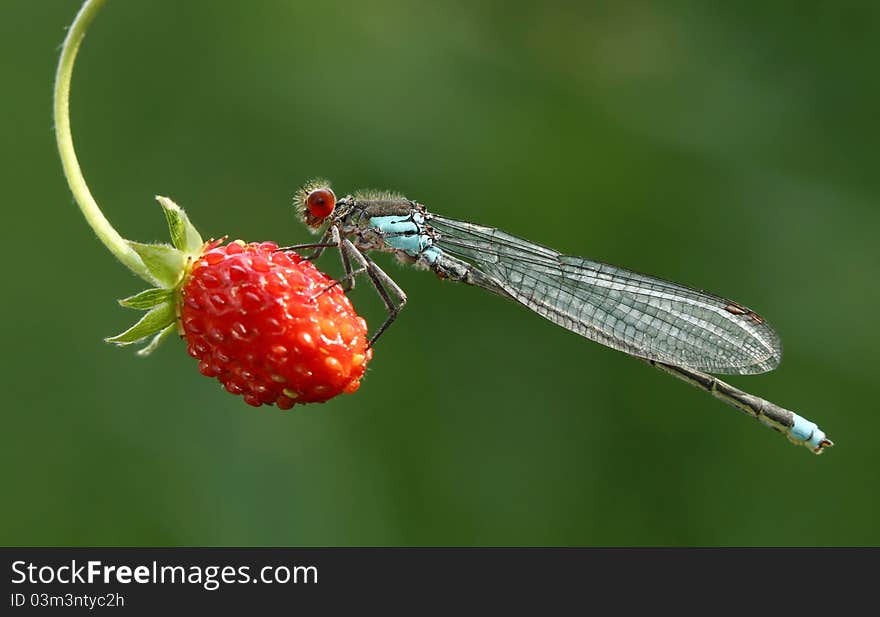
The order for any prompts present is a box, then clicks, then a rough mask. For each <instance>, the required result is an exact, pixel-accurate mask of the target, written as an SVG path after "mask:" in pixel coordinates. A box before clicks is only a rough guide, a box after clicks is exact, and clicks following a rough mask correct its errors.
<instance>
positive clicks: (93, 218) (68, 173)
mask: <svg viewBox="0 0 880 617" xmlns="http://www.w3.org/2000/svg"><path fill="white" fill-rule="evenodd" d="M105 1H106V0H86V2H85V3H84V4H83V6H82V8H81V9H80V11H79V13H78V14H77V16H76V19H75V20H74V22H73V24H72V25H71V26H70V30H69V31H68V32H67V38H65V39H64V45H63V47H62V48H61V58H60V59H59V60H58V72H57V73H56V75H55V107H54V113H55V139H56V141H57V142H58V152H59V153H60V154H61V164H62V166H63V167H64V176H65V177H66V178H67V183H68V184H69V185H70V190H71V191H72V192H73V197H74V199H75V200H76V203H77V205H78V206H79V209H80V210H81V211H82V213H83V216H85V217H86V221H87V222H88V224H89V225H90V226H91V227H92V229H93V230H94V231H95V233H96V234H97V235H98V238H99V239H100V240H101V242H103V243H104V246H106V247H107V248H108V249H110V252H111V253H113V254H114V255H115V256H116V258H117V259H118V260H119V261H121V262H122V263H123V264H125V266H126V267H128V269H129V270H131V271H132V272H134V273H135V274H137V275H138V276H139V277H141V278H143V279H144V280H147V281H151V282H152V280H153V279H152V277H151V275H150V273H149V271H148V270H147V267H146V266H145V265H144V262H143V261H142V260H141V258H140V257H139V256H138V254H137V253H136V252H135V251H134V250H133V249H132V248H131V247H130V246H129V245H128V242H126V240H125V238H123V237H122V236H120V235H119V233H118V232H117V231H116V230H115V229H114V228H113V225H111V224H110V221H108V220H107V218H106V217H105V216H104V213H103V212H101V208H100V207H98V204H97V203H96V202H95V198H94V197H92V193H91V191H89V187H88V185H87V184H86V180H85V178H84V177H83V174H82V170H81V169H80V167H79V161H77V158H76V152H75V151H74V149H73V135H72V134H71V132H70V78H71V76H72V75H73V64H74V62H75V61H76V54H77V52H78V51H79V46H80V43H82V40H83V37H84V36H85V34H86V30H88V27H89V24H91V23H92V20H93V19H94V18H95V15H96V14H97V13H98V11H99V10H100V8H101V7H102V6H103V5H104V2H105Z"/></svg>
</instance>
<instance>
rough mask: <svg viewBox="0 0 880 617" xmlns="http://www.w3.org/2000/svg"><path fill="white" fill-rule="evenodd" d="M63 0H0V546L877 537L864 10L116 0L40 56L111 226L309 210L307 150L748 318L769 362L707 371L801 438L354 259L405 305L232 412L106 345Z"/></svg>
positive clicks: (458, 213)
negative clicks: (389, 321)
mask: <svg viewBox="0 0 880 617" xmlns="http://www.w3.org/2000/svg"><path fill="white" fill-rule="evenodd" d="M78 4H79V3H78V2H74V1H68V0H41V1H40V2H33V1H30V0H6V1H5V2H4V3H3V7H2V9H0V33H2V36H0V62H2V63H3V75H4V76H5V77H4V79H5V88H4V92H3V96H2V97H0V118H2V122H3V130H2V134H3V138H4V148H3V149H2V155H0V156H2V157H3V160H2V165H0V167H2V169H3V170H4V173H3V178H4V179H3V189H4V206H3V212H4V227H5V230H6V237H7V238H8V239H11V240H12V247H13V249H12V250H13V252H12V253H10V254H9V255H7V257H8V261H7V264H6V266H5V267H4V292H3V294H4V296H3V297H4V301H3V303H2V311H3V313H2V319H0V323H2V328H3V332H2V340H3V349H4V353H3V354H2V359H0V363H2V367H0V369H2V374H3V376H4V386H5V387H4V389H5V393H4V403H3V428H2V432H0V434H2V437H0V449H2V454H0V456H2V463H3V469H4V482H3V498H2V502H3V506H2V508H0V544H4V545H9V544H11V545H26V544H36V545H55V544H62V545H95V544H97V545H120V544H121V545H157V544H158V545H350V544H353V545H386V544H389V545H450V544H452V545H510V544H514V545H544V544H550V545H768V544H769V545H829V544H846V545H850V544H855V545H862V544H870V545H877V544H880V529H878V520H880V494H878V491H877V486H878V481H880V462H878V457H877V435H878V432H880V415H878V413H877V411H878V410H877V401H878V400H880V396H878V395H880V391H878V390H880V388H878V381H877V375H876V368H875V366H874V359H875V357H876V350H877V348H878V345H880V336H878V335H880V329H878V327H877V325H876V320H875V317H874V312H875V311H876V309H877V307H878V306H880V294H878V273H880V250H878V245H877V232H878V229H880V227H878V226H880V210H878V203H880V174H878V173H877V161H878V159H877V146H878V134H877V123H876V118H877V110H878V108H880V87H878V77H877V71H876V66H875V65H876V60H877V58H878V52H880V44H878V41H880V6H878V5H870V4H868V3H854V4H852V5H849V6H847V5H845V4H836V5H833V6H832V5H826V4H820V3H815V4H812V3H808V4H804V3H799V2H778V3H772V6H768V5H767V3H764V2H758V1H755V2H742V3H734V5H735V6H734V5H731V4H729V3H726V4H721V3H719V4H717V5H714V4H713V5H710V4H709V3H702V2H696V1H694V2H671V3H670V2H634V3H610V2H609V3H595V4H590V3H572V4H568V3H556V2H524V3H512V2H500V1H499V2H482V3H472V2H464V1H460V2H449V3H436V2H430V1H421V2H374V3H364V2H320V3H314V2H300V1H289V2H282V1H277V0H276V1H269V0H259V1H256V2H252V3H236V2H208V1H194V0H191V1H187V2H176V1H172V0H153V1H150V2H147V1H145V0H131V1H127V2H121V1H117V0H113V1H111V2H109V3H108V5H107V6H106V8H105V9H104V11H103V13H102V14H101V15H99V16H98V18H97V20H96V22H95V24H94V25H93V27H92V30H91V32H90V33H89V35H88V37H87V38H86V41H85V44H84V46H83V49H82V52H81V55H80V58H79V62H78V66H77V70H76V72H75V75H74V84H73V94H72V119H73V128H74V135H75V138H76V145H77V149H78V152H79V155H80V161H81V163H82V166H83V168H84V171H85V175H86V178H87V179H88V180H89V182H90V185H91V188H92V191H93V192H94V194H95V196H96V198H97V199H98V201H99V203H101V204H102V206H103V207H104V209H105V212H106V213H107V215H108V216H109V218H110V219H111V220H112V222H113V223H114V224H115V225H116V226H117V228H118V229H119V230H120V231H121V232H122V233H123V234H124V235H126V236H127V237H130V238H132V239H139V240H144V241H147V240H163V239H165V237H166V231H165V229H164V221H163V217H162V215H161V211H160V209H159V208H158V207H157V206H156V205H155V203H154V202H153V195H154V194H156V193H159V194H164V195H169V196H171V197H172V198H174V199H175V200H176V201H177V202H178V203H180V204H181V205H182V206H184V207H185V208H186V209H187V211H188V212H189V214H190V216H191V217H192V218H193V220H194V221H195V222H196V223H197V225H198V226H199V228H200V230H201V231H202V233H203V234H204V235H206V236H208V235H213V236H220V235H223V234H229V235H231V236H232V237H233V238H235V237H240V238H243V239H246V240H268V239H272V240H275V241H277V242H279V243H282V244H285V243H297V242H305V241H308V240H307V239H308V238H311V236H310V235H308V234H307V232H306V231H305V229H304V228H303V227H302V226H301V225H300V224H299V222H298V221H297V219H296V218H295V216H294V214H293V212H292V210H291V205H290V201H291V196H292V195H293V193H294V191H295V189H296V188H297V186H298V185H299V184H300V183H301V182H303V181H304V180H306V179H308V178H310V177H313V176H316V175H321V176H325V177H329V178H331V179H333V181H334V185H335V187H336V188H337V192H338V193H342V194H344V193H346V192H349V191H353V190H355V189H357V188H363V187H376V188H388V189H394V190H398V191H401V192H403V193H405V194H406V195H408V196H409V197H411V198H414V199H418V200H420V201H422V202H423V203H425V204H427V206H428V207H429V208H430V209H432V210H434V211H437V212H440V213H443V214H446V215H448V216H454V217H459V218H464V219H468V220H472V221H474V222H478V223H483V224H489V225H497V226H500V227H503V228H505V229H506V230H508V231H511V232H513V233H516V234H519V235H523V236H526V237H528V238H530V239H533V240H535V241H538V242H542V243H544V244H548V245H551V246H553V247H555V248H558V249H560V250H562V251H565V252H569V253H576V254H582V255H587V256H590V257H593V258H596V259H600V260H603V261H608V262H611V263H615V264H618V265H623V266H627V267H630V268H633V269H636V270H640V271H644V272H649V273H652V274H656V275H659V276H663V277H665V278H670V279H673V280H676V281H679V282H683V283H687V284H690V285H693V286H697V287H702V288H707V289H710V290H712V291H715V292H717V293H719V294H723V295H726V296H728V297H731V298H734V299H736V300H738V301H740V302H742V303H744V304H747V305H749V306H752V307H753V308H755V309H756V310H758V311H759V312H761V313H762V314H764V315H765V316H767V317H768V319H769V320H770V321H771V322H772V323H773V324H774V325H775V326H776V328H777V329H778V330H779V332H780V334H781V336H782V338H783V341H784V343H785V347H786V355H785V359H784V361H783V364H782V366H781V367H780V368H779V369H778V370H777V371H775V372H773V373H770V374H767V375H761V376H755V377H744V378H731V379H730V381H731V382H732V383H734V384H736V385H739V386H740V387H743V388H745V389H747V390H749V391H751V392H754V393H756V394H760V395H762V396H765V397H767V398H769V399H771V400H773V401H775V402H777V403H779V404H781V405H783V406H785V407H789V408H791V409H795V410H798V411H799V412H801V413H802V415H805V416H807V417H809V418H811V419H813V420H815V421H817V422H818V423H819V424H820V425H821V426H822V427H823V428H824V429H826V430H827V431H828V433H829V435H830V436H831V437H832V438H833V439H834V440H835V441H836V442H837V446H836V447H835V448H833V449H832V450H830V451H829V452H828V453H826V454H825V455H823V456H822V457H815V456H813V455H811V454H810V453H809V452H808V451H807V450H806V449H804V448H795V447H794V446H791V445H789V444H788V443H787V442H786V441H785V440H784V439H783V438H781V437H780V436H779V435H777V434H775V433H773V432H771V431H769V430H767V429H765V428H762V427H761V426H759V425H758V424H756V423H755V422H754V421H751V420H749V419H748V418H746V417H745V416H742V415H740V414H738V413H737V412H735V411H734V410H732V409H730V408H728V407H726V406H724V405H723V404H721V403H720V402H718V401H715V400H713V399H712V398H710V397H709V396H707V395H706V394H703V393H701V392H698V391H696V390H693V389H691V388H690V387H688V386H686V385H684V384H682V383H680V382H677V381H676V380H674V379H672V378H670V377H668V376H665V375H663V374H660V373H659V372H657V371H654V370H651V369H650V368H648V367H646V366H645V365H643V364H642V363H640V362H638V361H636V360H633V359H631V358H629V357H627V356H625V355H623V354H620V353H617V352H613V351H611V350H608V349H605V348H603V347H601V346H599V345H597V344H594V343H591V342H588V341H586V340H584V339H581V338H579V337H578V336H576V335H574V334H571V333H569V332H567V331H565V330H563V329H561V328H558V327H555V326H553V325H551V324H550V323H548V322H546V321H544V320H543V319H541V318H540V317H537V316H536V315H533V314H531V313H529V312H528V311H526V310H524V309H522V308H520V307H518V306H516V305H515V304H513V303H510V302H505V301H504V300H501V299H499V298H496V297H493V296H491V295H489V294H486V293H483V292H481V291H480V290H477V289H471V288H467V287H465V286H460V285H455V284H452V283H448V282H442V281H438V280H436V279H435V278H434V277H433V275H431V274H430V273H427V272H419V271H416V270H413V269H407V268H403V267H399V266H397V265H396V264H395V262H394V260H393V259H385V257H387V256H379V261H380V263H381V264H383V265H387V267H388V269H389V270H390V271H391V272H392V274H393V275H394V276H395V278H396V279H397V281H398V282H399V283H400V284H401V285H402V286H403V287H404V288H405V289H406V290H407V292H408V293H409V296H410V303H409V305H408V306H407V308H406V310H405V312H404V313H403V314H402V316H401V317H400V319H399V321H398V322H397V323H396V324H395V325H394V327H393V328H392V329H391V330H390V331H389V333H388V334H387V335H386V336H385V337H384V338H383V340H382V341H381V343H380V345H379V347H378V349H377V353H376V357H375V359H374V360H373V362H372V364H371V366H370V371H369V375H368V377H367V379H365V380H364V383H363V386H362V388H361V390H360V391H359V392H358V393H357V394H355V395H352V396H343V397H340V398H338V399H336V400H333V401H331V402H329V403H327V404H326V405H317V406H308V407H301V408H295V409H294V410H293V411H291V412H287V413H283V412H279V411H278V410H276V409H275V408H261V409H259V410H254V409H252V408H250V407H248V406H246V405H245V404H244V403H243V402H242V401H241V399H239V398H237V397H233V396H230V395H229V394H226V393H225V392H223V391H222V390H221V388H220V386H219V385H218V384H217V383H216V382H214V381H210V380H208V379H206V378H204V377H201V376H200V375H199V374H198V372H197V370H196V366H195V362H194V361H193V360H192V359H191V358H189V357H188V356H187V355H186V353H185V352H184V348H183V345H182V344H180V343H179V342H178V341H176V340H172V341H170V342H166V344H165V345H164V346H163V347H162V348H161V349H160V350H159V351H158V352H157V353H156V354H155V355H153V356H152V357H150V358H148V359H141V358H138V357H136V356H135V355H134V353H133V351H130V350H127V349H119V348H114V347H111V346H109V345H107V344H105V343H103V342H102V337H105V336H108V335H111V334H115V333H117V332H118V331H120V330H122V329H124V328H125V327H126V326H127V325H128V324H129V323H130V322H131V321H132V319H133V318H134V317H135V314H134V313H133V312H131V311H126V310H124V309H122V308H120V307H119V306H117V305H116V304H115V299H116V298H121V297H124V296H127V295H130V294H131V293H133V292H135V291H138V290H139V289H141V288H142V285H141V284H140V283H139V281H137V280H136V279H135V278H134V277H133V276H132V275H130V274H128V272H127V271H126V270H125V269H124V268H123V267H122V266H121V265H119V264H118V263H116V262H115V261H114V260H113V259H112V258H111V257H110V255H109V253H108V252H107V251H106V250H105V249H104V248H103V247H102V246H101V245H100V244H99V243H98V242H97V241H96V240H95V237H94V235H93V234H92V232H91V231H90V230H89V229H88V227H87V226H86V224H85V222H84V220H83V219H82V217H81V216H80V214H79V212H78V210H77V209H76V208H75V206H74V205H73V201H72V198H71V196H70V193H69V191H68V188H67V186H66V183H65V181H64V179H63V177H62V174H61V168H60V164H59V161H58V157H57V154H56V151H55V145H54V138H53V135H52V118H51V106H50V103H51V101H50V98H51V85H52V79H53V72H54V69H55V61H56V54H57V52H58V49H59V44H60V43H61V41H62V38H63V36H64V32H65V30H64V28H65V26H66V25H68V24H69V23H70V22H71V20H72V18H73V16H74V14H75V12H76V10H77V8H78ZM337 261H338V260H337V259H336V258H335V257H334V256H332V255H329V256H327V257H325V258H323V260H322V261H321V262H319V263H320V265H321V267H323V268H324V269H326V270H328V271H329V272H331V273H338V268H337ZM353 300H354V302H355V304H356V305H357V306H358V308H359V309H360V310H361V311H362V312H364V313H365V314H366V316H367V317H368V318H369V319H370V321H371V323H372V324H373V325H374V326H375V325H377V324H378V322H379V320H380V318H381V317H382V310H381V305H380V304H379V302H378V301H377V300H376V298H375V297H374V294H373V293H372V291H371V290H370V289H369V287H368V286H367V285H362V286H359V287H358V289H357V290H356V291H355V292H354V293H353Z"/></svg>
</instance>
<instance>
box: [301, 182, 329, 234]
mask: <svg viewBox="0 0 880 617" xmlns="http://www.w3.org/2000/svg"><path fill="white" fill-rule="evenodd" d="M296 205H297V210H298V211H299V215H300V216H301V217H302V220H303V222H304V223H305V224H306V225H308V226H309V227H311V228H312V229H318V228H319V227H321V225H323V224H324V221H325V220H326V219H327V217H328V216H330V215H331V214H333V209H334V208H335V207H336V195H335V194H334V193H333V189H331V188H330V183H329V182H327V181H325V180H313V181H311V182H308V183H306V184H305V185H304V186H303V187H302V188H301V189H300V190H299V192H298V193H297V195H296Z"/></svg>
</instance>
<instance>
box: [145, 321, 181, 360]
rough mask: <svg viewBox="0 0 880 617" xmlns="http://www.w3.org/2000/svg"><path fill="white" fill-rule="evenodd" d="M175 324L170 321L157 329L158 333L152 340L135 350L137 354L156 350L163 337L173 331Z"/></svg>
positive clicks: (146, 354)
mask: <svg viewBox="0 0 880 617" xmlns="http://www.w3.org/2000/svg"><path fill="white" fill-rule="evenodd" d="M176 325H177V324H174V323H171V324H168V325H167V326H165V327H164V328H163V329H162V330H159V333H158V334H156V336H154V337H153V340H151V341H150V342H149V344H147V346H146V347H144V348H143V349H138V350H137V355H139V356H149V355H150V354H151V353H153V352H154V351H156V348H157V347H158V346H159V344H160V343H161V342H162V341H163V340H164V339H165V337H167V336H168V335H169V334H171V333H172V332H174V330H175V329H176Z"/></svg>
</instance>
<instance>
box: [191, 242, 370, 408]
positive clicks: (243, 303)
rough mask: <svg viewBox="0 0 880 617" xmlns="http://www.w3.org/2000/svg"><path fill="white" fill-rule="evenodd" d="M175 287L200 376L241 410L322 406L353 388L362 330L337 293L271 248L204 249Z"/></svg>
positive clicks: (363, 357) (308, 266)
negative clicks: (239, 398) (216, 383)
mask: <svg viewBox="0 0 880 617" xmlns="http://www.w3.org/2000/svg"><path fill="white" fill-rule="evenodd" d="M208 249H209V250H207V251H206V252H205V253H204V254H203V255H202V256H201V257H200V258H199V259H198V260H197V261H196V262H195V264H194V265H193V267H192V271H191V273H190V275H189V276H188V278H187V279H186V280H185V281H184V284H183V287H182V290H181V300H182V302H181V304H180V320H181V324H182V326H183V331H184V334H185V336H186V340H187V350H188V351H189V354H190V355H191V356H192V357H194V358H196V359H198V360H199V371H201V373H202V374H203V375H206V376H208V377H216V378H217V379H218V380H220V382H221V383H222V384H223V386H224V387H225V388H226V389H227V390H228V391H229V392H231V393H233V394H241V395H243V397H244V400H245V402H247V403H248V404H249V405H254V406H259V405H264V404H269V405H271V404H275V405H278V407H279V408H281V409H289V408H290V407H292V406H293V404H294V403H311V402H323V401H326V400H327V399H330V398H332V397H334V396H336V395H337V394H340V393H341V392H348V393H351V392H354V391H355V390H357V389H358V387H359V386H360V378H361V377H362V376H363V374H364V369H365V368H366V364H367V362H368V361H369V359H370V357H371V355H372V350H371V349H367V325H366V322H365V321H364V319H363V318H362V317H358V315H357V313H355V311H354V309H353V308H352V306H351V302H350V301H349V299H348V298H347V297H346V296H345V293H344V292H343V291H342V288H341V287H340V286H339V285H336V284H335V283H334V281H333V280H332V279H330V278H329V277H327V275H325V274H324V273H322V272H320V271H319V270H318V269H317V268H315V266H314V265H313V264H312V263H311V262H310V261H307V260H304V259H302V258H301V257H300V256H299V255H297V254H296V253H293V252H279V251H277V249H278V246H277V245H276V244H274V243H271V242H264V243H262V244H255V243H254V244H244V243H243V242H240V241H239V242H232V243H230V244H227V245H226V246H216V247H211V246H209V247H208Z"/></svg>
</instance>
